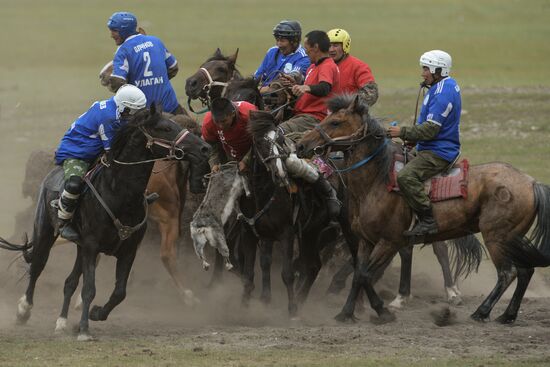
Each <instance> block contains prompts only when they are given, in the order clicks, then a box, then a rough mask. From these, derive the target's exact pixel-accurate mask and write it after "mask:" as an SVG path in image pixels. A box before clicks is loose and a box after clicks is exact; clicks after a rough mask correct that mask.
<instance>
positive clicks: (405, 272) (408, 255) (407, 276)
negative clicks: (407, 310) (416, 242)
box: [388, 246, 413, 309]
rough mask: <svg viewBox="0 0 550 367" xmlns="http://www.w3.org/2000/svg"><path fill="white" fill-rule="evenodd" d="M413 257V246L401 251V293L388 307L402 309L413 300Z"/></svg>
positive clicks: (399, 292)
mask: <svg viewBox="0 0 550 367" xmlns="http://www.w3.org/2000/svg"><path fill="white" fill-rule="evenodd" d="M412 255H413V246H406V247H402V248H400V249H399V257H401V275H400V277H399V291H398V293H397V296H396V297H395V299H394V300H393V301H391V302H390V304H389V305H388V306H389V307H392V308H395V309H401V308H402V307H403V306H404V304H405V303H406V302H407V301H408V300H409V299H410V298H411V277H412Z"/></svg>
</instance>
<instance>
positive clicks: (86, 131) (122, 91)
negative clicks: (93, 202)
mask: <svg viewBox="0 0 550 367" xmlns="http://www.w3.org/2000/svg"><path fill="white" fill-rule="evenodd" d="M146 105H147V99H146V97H145V94H143V92H142V91H141V90H140V89H139V88H137V87H135V86H133V85H131V84H127V85H123V86H121V87H120V88H119V89H118V91H117V92H116V94H115V95H114V96H113V97H111V98H109V99H107V100H104V101H98V102H95V103H94V104H92V106H91V107H90V109H89V110H88V111H86V112H85V113H83V114H82V115H81V116H80V117H78V118H77V119H76V121H75V122H73V123H72V124H71V127H70V128H69V130H67V132H66V133H65V135H64V136H63V138H62V139H61V143H59V146H58V147H57V150H56V151H55V162H56V164H58V165H60V166H63V172H64V178H65V186H64V189H63V192H62V193H61V195H60V197H59V201H58V207H59V210H58V212H57V215H58V217H59V219H60V223H59V232H60V234H61V237H63V238H66V239H68V240H71V241H74V240H75V239H77V238H78V233H77V232H76V230H75V229H74V228H73V227H72V226H71V225H70V220H71V219H72V217H73V214H74V212H75V210H76V206H77V203H78V197H79V196H80V193H81V192H82V188H83V186H84V181H83V179H82V177H83V176H84V175H85V174H86V172H87V171H88V167H89V166H90V164H91V163H92V162H93V161H94V160H95V159H96V158H97V157H98V156H99V155H100V154H101V153H103V151H105V152H107V154H108V152H109V150H110V148H111V140H112V138H113V137H114V134H115V132H116V130H117V129H119V128H120V127H121V124H122V123H123V121H124V120H125V119H127V118H128V117H129V116H130V115H133V114H134V113H135V112H137V111H138V110H140V109H142V108H145V107H146Z"/></svg>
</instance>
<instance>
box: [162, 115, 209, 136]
mask: <svg viewBox="0 0 550 367" xmlns="http://www.w3.org/2000/svg"><path fill="white" fill-rule="evenodd" d="M163 116H164V117H166V118H167V119H169V120H172V121H174V122H175V123H176V124H178V125H179V126H181V127H183V128H184V129H187V130H189V131H190V132H192V133H193V134H195V135H198V136H200V135H201V127H200V126H199V124H198V123H197V122H196V121H195V120H193V118H192V117H191V116H187V115H171V114H168V113H164V114H163Z"/></svg>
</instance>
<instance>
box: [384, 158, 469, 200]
mask: <svg viewBox="0 0 550 367" xmlns="http://www.w3.org/2000/svg"><path fill="white" fill-rule="evenodd" d="M403 167H405V162H404V157H403V155H401V154H395V155H394V159H393V163H392V168H391V170H390V182H389V184H388V186H387V187H388V191H399V185H398V184H397V173H398V172H399V171H401V170H402V169H403ZM469 167H470V164H469V163H468V160H467V159H463V160H462V161H460V162H459V163H458V164H456V165H454V166H453V168H451V169H450V170H448V171H446V172H443V173H440V174H438V175H436V176H434V177H432V178H429V179H428V180H426V181H425V182H424V187H425V189H426V193H427V194H428V196H429V197H430V201H432V202H437V201H443V200H449V199H454V198H460V197H461V198H464V199H466V198H467V197H468V171H469Z"/></svg>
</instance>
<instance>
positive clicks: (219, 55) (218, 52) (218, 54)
mask: <svg viewBox="0 0 550 367" xmlns="http://www.w3.org/2000/svg"><path fill="white" fill-rule="evenodd" d="M222 56H223V55H222V50H220V48H219V47H218V48H217V49H216V52H214V57H222Z"/></svg>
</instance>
